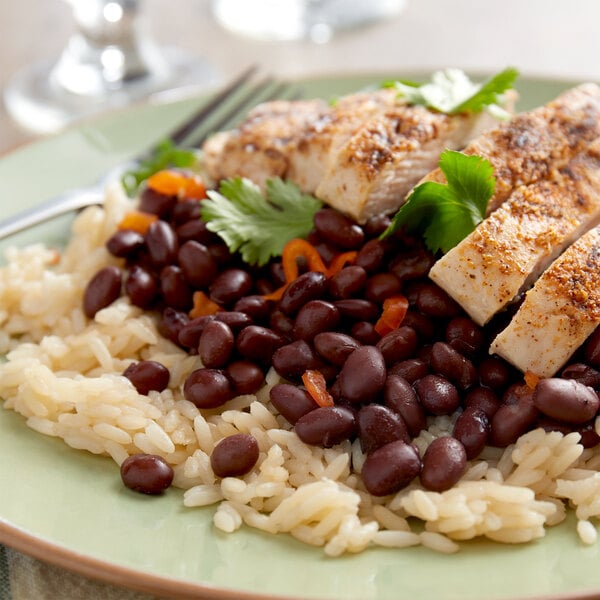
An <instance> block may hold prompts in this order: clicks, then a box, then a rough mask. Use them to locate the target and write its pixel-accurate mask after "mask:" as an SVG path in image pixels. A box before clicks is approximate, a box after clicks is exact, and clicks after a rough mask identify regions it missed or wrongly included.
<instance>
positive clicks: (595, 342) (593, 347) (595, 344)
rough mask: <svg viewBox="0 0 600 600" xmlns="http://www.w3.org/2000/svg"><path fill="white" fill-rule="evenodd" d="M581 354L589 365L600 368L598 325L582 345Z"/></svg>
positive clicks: (599, 332)
mask: <svg viewBox="0 0 600 600" xmlns="http://www.w3.org/2000/svg"><path fill="white" fill-rule="evenodd" d="M583 356H584V358H585V360H586V362H587V363H588V364H589V365H591V366H592V367H597V368H600V327H597V328H596V330H595V331H594V333H592V335H590V337H589V338H588V339H587V340H586V342H585V344H584V345H583Z"/></svg>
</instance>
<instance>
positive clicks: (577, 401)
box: [533, 377, 600, 424]
mask: <svg viewBox="0 0 600 600" xmlns="http://www.w3.org/2000/svg"><path fill="white" fill-rule="evenodd" d="M533 403H534V404H535V406H536V407H537V408H538V410H539V411H541V412H542V413H544V414H545V415H546V416H548V417H551V418H553V419H558V420H559V421H564V422H565V423H575V424H579V423H585V422H586V421H589V420H591V419H592V418H593V417H594V416H596V413H597V412H598V408H599V407H600V400H599V399H598V395H597V394H596V392H595V391H594V389H593V388H591V387H589V386H587V385H584V384H583V383H580V382H579V381H576V380H575V379H560V378H558V377H551V378H548V379H540V381H539V382H538V384H537V386H536V387H535V391H534V394H533Z"/></svg>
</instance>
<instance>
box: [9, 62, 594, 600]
mask: <svg viewBox="0 0 600 600" xmlns="http://www.w3.org/2000/svg"><path fill="white" fill-rule="evenodd" d="M443 68H444V67H442V68H441V69H443ZM445 68H447V67H445ZM437 70H440V68H436V67H428V68H410V69H402V68H399V69H397V70H394V71H395V72H398V73H401V74H403V75H406V76H409V77H419V76H426V75H427V74H429V73H432V72H434V71H437ZM464 70H465V72H467V73H468V74H469V75H470V76H472V77H478V78H479V77H486V76H489V75H490V71H489V70H486V69H467V68H465V69H464ZM390 71H392V69H385V70H364V71H363V70H361V71H348V72H341V73H340V72H339V71H338V72H336V73H334V72H333V71H332V72H327V71H319V72H318V73H312V74H311V73H304V74H294V75H292V76H289V77H285V78H282V79H284V80H286V81H288V82H290V83H295V84H302V82H307V81H310V82H322V83H324V82H326V81H328V80H331V79H332V78H335V79H336V80H337V81H341V80H352V79H356V80H359V79H373V80H376V79H378V78H383V77H386V76H389V75H390ZM519 77H520V78H521V79H523V80H525V81H526V82H527V83H528V84H535V83H547V84H556V85H565V86H568V85H577V84H580V83H583V81H585V80H584V79H581V78H575V77H568V76H564V75H563V76H552V75H547V74H532V73H523V72H520V75H519ZM215 87H216V86H214V85H211V86H205V87H203V86H201V85H196V86H189V87H186V88H182V89H181V93H180V95H177V97H173V96H168V97H166V99H164V100H160V99H153V98H150V99H147V100H145V101H144V100H143V101H139V102H136V103H134V104H131V105H129V106H124V107H117V108H114V109H111V110H109V111H107V112H103V113H101V114H96V115H91V116H89V117H87V118H85V119H83V120H81V121H78V122H77V123H74V124H72V125H70V126H69V127H67V128H65V129H64V130H62V131H60V132H56V133H53V134H50V135H48V136H44V137H41V138H37V139H32V140H27V141H24V142H22V143H17V145H15V146H13V147H11V148H8V149H5V150H4V151H2V152H0V161H3V160H5V159H7V158H8V157H10V156H11V155H12V154H15V153H19V152H26V151H28V150H29V149H31V148H32V147H35V146H38V145H42V144H52V143H53V142H54V141H55V140H56V139H59V138H61V137H62V136H65V135H69V134H72V133H74V132H77V131H78V130H81V129H82V128H89V127H91V128H102V127H103V126H106V125H107V124H109V123H110V122H111V121H112V120H114V119H118V118H119V117H120V116H121V117H123V116H126V115H127V113H131V112H135V111H138V110H140V109H142V108H144V107H149V106H150V107H161V106H173V105H176V104H179V103H182V102H190V101H194V100H199V101H201V100H203V99H204V98H205V97H207V96H209V95H210V94H211V93H214V92H215ZM209 88H210V89H209ZM0 410H5V409H4V408H3V407H0ZM599 543H600V542H599ZM0 544H4V545H5V546H7V547H9V548H11V549H14V550H16V551H17V552H21V553H23V554H25V555H27V556H30V557H33V558H34V559H37V560H39V561H41V562H44V563H47V564H50V565H53V566H56V567H59V568H63V569H66V570H68V571H69V572H72V573H75V574H78V575H81V576H84V577H89V578H92V579H94V580H100V581H103V582H105V583H107V584H111V585H115V586H121V587H124V588H128V589H132V590H137V591H141V592H144V593H149V594H163V595H167V596H168V597H169V598H177V599H182V600H187V599H190V598H214V599H218V600H261V599H266V598H268V599H271V600H294V599H296V598H298V596H289V595H281V594H272V593H267V594H265V593H262V592H256V593H255V592H248V591H244V590H240V589H235V588H226V587H223V586H221V585H219V586H218V587H216V586H214V585H211V584H210V583H207V582H205V581H202V582H194V581H191V580H189V579H181V578H180V579H177V578H175V577H169V576H163V575H156V574H154V573H151V572H149V571H144V570H141V569H136V568H132V567H129V566H124V565H122V564H119V563H118V562H109V561H106V560H103V559H100V558H97V557H94V556H91V555H89V554H85V553H81V552H78V551H76V550H73V549H70V548H68V547H67V546H64V545H62V544H60V543H58V542H53V541H51V540H48V539H46V538H45V537H41V536H37V535H36V534H35V533H34V532H31V531H28V530H26V529H24V528H21V527H19V526H16V525H13V524H11V523H10V522H8V521H7V520H6V519H4V518H3V517H2V516H1V515H0ZM598 598H600V583H599V584H598V588H597V590H596V591H589V592H588V591H584V592H567V594H558V595H555V594H552V595H543V596H537V595H536V596H527V600H594V599H596V600H597V599H598ZM514 600H517V598H514Z"/></svg>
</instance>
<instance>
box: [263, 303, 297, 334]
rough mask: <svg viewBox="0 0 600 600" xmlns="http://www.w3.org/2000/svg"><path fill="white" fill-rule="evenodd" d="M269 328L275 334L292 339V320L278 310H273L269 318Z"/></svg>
mask: <svg viewBox="0 0 600 600" xmlns="http://www.w3.org/2000/svg"><path fill="white" fill-rule="evenodd" d="M269 327H270V328H271V329H272V330H273V331H276V332H277V333H279V334H281V335H283V336H286V337H289V338H290V339H291V338H292V332H293V331H294V320H293V319H292V318H291V317H288V316H287V315H286V314H284V313H283V312H281V311H280V310H277V309H276V310H274V311H273V312H272V313H271V316H270V317H269Z"/></svg>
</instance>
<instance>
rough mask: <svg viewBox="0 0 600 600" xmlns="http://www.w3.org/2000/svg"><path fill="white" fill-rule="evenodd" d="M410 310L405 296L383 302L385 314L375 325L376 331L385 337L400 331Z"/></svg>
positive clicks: (382, 314) (392, 297) (383, 313)
mask: <svg viewBox="0 0 600 600" xmlns="http://www.w3.org/2000/svg"><path fill="white" fill-rule="evenodd" d="M407 310H408V300H407V299H406V298H405V297H404V296H400V295H398V296H390V297H389V298H386V299H385V300H384V301H383V312H382V313H381V316H380V317H379V319H378V321H377V323H375V331H376V332H377V333H378V334H379V335H382V336H383V335H385V334H386V333H390V331H394V329H398V327H400V323H402V321H403V320H404V317H405V315H406V311H407Z"/></svg>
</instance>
